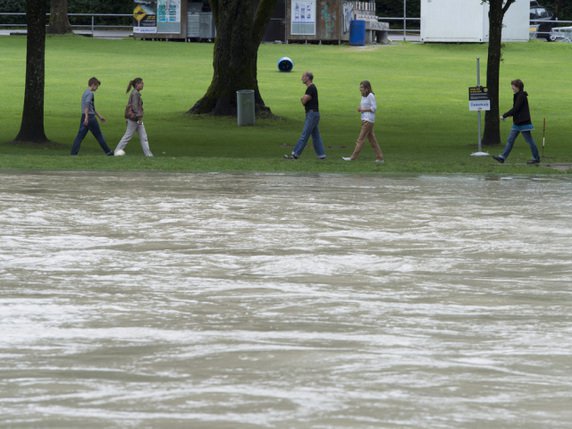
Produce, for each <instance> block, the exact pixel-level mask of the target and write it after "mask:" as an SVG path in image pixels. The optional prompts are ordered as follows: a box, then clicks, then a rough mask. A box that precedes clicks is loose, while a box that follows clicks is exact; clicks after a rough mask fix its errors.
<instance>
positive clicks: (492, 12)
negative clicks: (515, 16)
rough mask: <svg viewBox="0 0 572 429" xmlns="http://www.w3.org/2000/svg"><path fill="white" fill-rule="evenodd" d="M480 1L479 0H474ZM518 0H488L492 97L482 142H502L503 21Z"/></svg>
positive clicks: (488, 80)
mask: <svg viewBox="0 0 572 429" xmlns="http://www.w3.org/2000/svg"><path fill="white" fill-rule="evenodd" d="M474 1H479V0H474ZM515 1H516V0H488V3H489V6H490V8H489V49H488V60H487V87H488V91H489V96H490V98H491V110H488V111H487V112H486V114H485V131H484V133H483V141H482V143H483V144H485V145H495V144H500V142H501V138H500V119H499V116H500V113H499V76H500V63H501V55H502V52H501V47H502V46H501V44H502V22H503V19H504V15H505V13H506V12H507V10H508V9H509V8H510V6H511V4H513V3H514V2H515Z"/></svg>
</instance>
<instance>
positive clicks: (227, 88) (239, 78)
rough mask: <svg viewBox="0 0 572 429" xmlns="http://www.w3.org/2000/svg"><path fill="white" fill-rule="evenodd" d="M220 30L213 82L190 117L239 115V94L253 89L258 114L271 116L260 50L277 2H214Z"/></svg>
mask: <svg viewBox="0 0 572 429" xmlns="http://www.w3.org/2000/svg"><path fill="white" fill-rule="evenodd" d="M210 5H211V9H212V11H213V16H214V21H215V25H216V29H217V37H216V40H215V46H214V54H213V57H214V59H213V78H212V81H211V84H210V86H209V88H208V89H207V92H206V94H205V95H204V96H203V97H202V98H201V99H200V100H199V101H197V102H196V103H195V105H194V106H193V107H192V108H191V109H190V110H189V112H190V113H213V114H215V115H234V114H236V91H237V90H240V89H253V90H254V100H255V105H256V111H257V112H258V113H261V112H265V113H270V109H269V108H268V107H266V105H265V104H264V101H263V100H262V97H261V95H260V91H259V89H258V80H257V59H258V47H259V46H260V43H261V42H262V37H263V36H264V30H265V28H266V25H267V24H268V22H269V20H270V17H271V15H272V12H273V11H274V8H275V6H276V0H210Z"/></svg>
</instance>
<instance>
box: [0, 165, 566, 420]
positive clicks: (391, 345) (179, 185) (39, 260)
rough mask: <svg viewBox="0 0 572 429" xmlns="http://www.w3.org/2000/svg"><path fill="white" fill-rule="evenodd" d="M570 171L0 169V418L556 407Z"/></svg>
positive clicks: (499, 412)
mask: <svg viewBox="0 0 572 429" xmlns="http://www.w3.org/2000/svg"><path fill="white" fill-rule="evenodd" d="M571 197H572V179H570V178H558V177H556V178H530V177H489V178H485V177H467V176H447V177H433V176H428V177H423V176H422V177H403V178H401V177H400V178H385V177H383V178H381V177H371V176H364V177H356V176H341V175H340V176H336V175H316V176H293V175H226V174H197V175H194V174H150V173H149V174H138V173H132V174H117V173H42V174H38V173H34V174H15V173H9V172H5V173H2V174H0V357H1V359H0V427H6V428H74V429H75V428H80V429H89V428H208V429H219V428H220V429H227V428H228V429H251V428H279V429H282V428H300V429H308V428H320V429H324V428H359V429H362V428H372V429H373V428H375V429H379V428H399V429H402V428H456V429H458V428H475V429H477V428H479V429H480V428H493V429H495V428H499V429H500V428H503V429H504V428H530V429H538V428H543V429H545V428H562V429H564V428H570V427H572V407H571V405H570V404H571V401H572V199H571Z"/></svg>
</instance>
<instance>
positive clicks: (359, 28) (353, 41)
mask: <svg viewBox="0 0 572 429" xmlns="http://www.w3.org/2000/svg"><path fill="white" fill-rule="evenodd" d="M350 45H352V46H364V45H365V21H364V20H363V19H354V20H353V21H350Z"/></svg>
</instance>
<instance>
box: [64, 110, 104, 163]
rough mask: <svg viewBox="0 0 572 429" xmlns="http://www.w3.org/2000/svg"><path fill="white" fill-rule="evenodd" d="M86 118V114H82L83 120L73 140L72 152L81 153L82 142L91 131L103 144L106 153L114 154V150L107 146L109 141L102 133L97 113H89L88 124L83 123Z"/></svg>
mask: <svg viewBox="0 0 572 429" xmlns="http://www.w3.org/2000/svg"><path fill="white" fill-rule="evenodd" d="M84 118H85V115H81V122H80V123H79V131H78V132H77V136H76V137H75V140H74V141H73V145H72V148H71V154H72V155H77V154H78V153H79V147H80V146H81V142H82V141H83V139H84V138H85V136H86V135H87V132H88V131H91V133H92V134H93V136H94V137H95V139H96V140H97V142H98V143H99V145H100V146H101V149H103V151H104V152H105V154H106V155H111V154H113V151H112V150H111V149H109V146H107V143H106V142H105V138H104V137H103V134H102V133H101V129H100V128H99V122H97V119H96V118H95V115H87V126H85V124H84V123H83V121H84Z"/></svg>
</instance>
